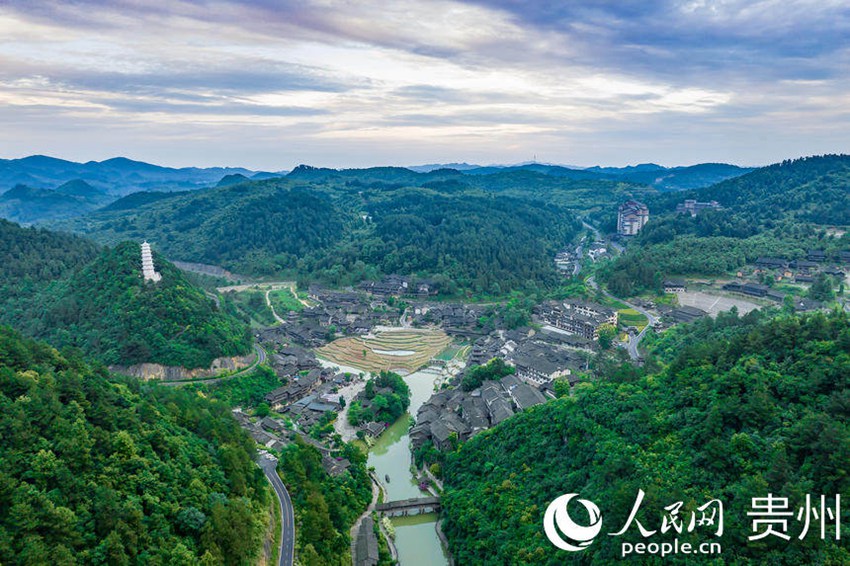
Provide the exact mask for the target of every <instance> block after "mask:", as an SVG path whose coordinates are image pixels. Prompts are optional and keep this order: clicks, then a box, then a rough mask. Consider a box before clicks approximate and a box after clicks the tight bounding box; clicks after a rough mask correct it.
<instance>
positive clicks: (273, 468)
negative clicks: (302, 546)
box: [259, 452, 295, 566]
mask: <svg viewBox="0 0 850 566" xmlns="http://www.w3.org/2000/svg"><path fill="white" fill-rule="evenodd" d="M259 465H260V468H262V469H263V472H264V473H265V474H266V479H268V480H269V483H270V484H272V488H273V489H274V492H275V495H277V500H278V503H279V504H280V549H278V555H277V556H278V559H277V563H278V566H292V563H293V560H294V557H295V513H294V512H293V510H292V500H291V499H290V498H289V492H288V491H286V486H285V485H283V482H282V481H280V476H278V475H277V458H275V457H274V456H272V455H271V454H268V453H263V452H261V453H260V461H259Z"/></svg>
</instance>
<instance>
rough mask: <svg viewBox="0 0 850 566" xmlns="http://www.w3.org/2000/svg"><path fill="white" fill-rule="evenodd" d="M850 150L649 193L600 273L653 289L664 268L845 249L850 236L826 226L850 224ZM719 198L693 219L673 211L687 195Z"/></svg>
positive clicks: (720, 271)
mask: <svg viewBox="0 0 850 566" xmlns="http://www.w3.org/2000/svg"><path fill="white" fill-rule="evenodd" d="M848 185H850V156H843V155H826V156H820V157H808V158H803V159H798V160H794V161H784V162H782V163H777V164H775V165H771V166H769V167H764V168H761V169H758V170H756V171H753V172H752V173H748V174H747V175H744V176H741V177H738V178H736V179H732V180H728V181H724V182H722V183H718V184H716V185H713V186H711V187H706V188H703V189H698V190H694V191H685V192H679V193H675V194H664V195H657V196H650V197H649V198H648V199H647V201H646V202H647V204H648V206H649V208H650V211H651V212H650V213H651V217H650V222H649V223H648V224H647V225H646V226H645V227H644V229H643V230H641V233H640V234H639V235H638V236H637V237H636V238H634V240H633V241H631V242H630V243H629V246H628V250H627V253H626V254H625V255H623V256H621V257H620V258H618V259H617V260H616V261H615V262H614V263H613V264H612V265H610V266H608V267H607V268H605V269H603V271H602V272H601V273H600V276H601V277H600V278H601V279H602V280H604V281H605V282H606V283H607V284H608V286H609V288H610V289H611V290H612V291H614V292H615V293H617V294H621V295H629V294H632V293H634V292H639V291H642V290H649V289H651V290H659V289H660V285H661V282H662V281H663V279H664V278H665V277H668V276H670V275H691V274H694V275H704V276H717V275H725V274H729V273H730V272H731V273H734V272H735V271H736V270H737V269H738V268H740V267H742V266H743V265H744V264H746V263H747V262H753V261H755V260H756V259H757V258H758V257H761V256H774V257H783V258H786V259H789V260H791V259H799V258H805V257H806V254H807V252H808V250H811V249H819V250H824V251H825V252H826V253H827V255H828V256H829V257H835V256H837V254H838V252H839V251H842V250H847V249H850V237H848V236H847V235H844V236H830V235H828V234H827V232H826V228H828V227H830V226H847V225H848V224H850V191H848ZM688 198H691V199H697V200H699V201H712V200H715V201H717V202H718V203H719V204H720V205H721V206H722V207H723V209H722V210H718V211H711V210H708V211H703V212H701V213H700V214H699V215H698V216H697V217H696V218H691V216H690V215H688V214H676V213H675V212H674V211H675V208H676V205H677V204H678V203H681V202H683V201H684V200H685V199H688Z"/></svg>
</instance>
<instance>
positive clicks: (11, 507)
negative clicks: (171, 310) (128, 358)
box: [0, 327, 271, 566]
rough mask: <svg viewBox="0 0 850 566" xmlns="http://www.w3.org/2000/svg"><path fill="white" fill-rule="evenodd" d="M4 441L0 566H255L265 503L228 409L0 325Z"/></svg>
mask: <svg viewBox="0 0 850 566" xmlns="http://www.w3.org/2000/svg"><path fill="white" fill-rule="evenodd" d="M0 431H2V434H0V510H2V512H0V563H2V564H6V565H9V566H11V565H18V564H20V565H24V564H27V565H29V564H63V565H66V564H161V565H166V564H234V565H235V564H249V563H256V560H257V556H258V554H259V551H260V546H261V539H262V533H263V532H264V530H265V524H264V519H265V517H267V516H268V506H269V503H270V497H271V495H270V493H269V490H268V487H267V484H266V481H265V478H264V477H263V474H262V472H261V471H260V469H259V468H258V467H257V466H256V465H254V463H253V461H252V457H253V454H254V452H255V451H254V443H253V441H252V440H251V439H250V438H248V437H247V436H246V435H245V433H244V432H243V431H242V430H241V429H240V428H239V426H238V425H237V424H236V422H235V421H234V420H233V419H232V418H231V416H230V414H229V409H228V408H227V407H225V406H224V405H222V404H219V403H217V402H213V401H209V400H206V399H204V398H202V397H200V396H198V395H197V394H195V393H192V392H188V391H182V390H179V389H173V390H172V389H166V388H162V387H156V386H151V385H149V384H144V383H141V382H139V381H137V380H134V379H129V378H128V379H126V380H123V379H118V378H109V376H108V375H107V374H106V371H105V369H104V368H103V367H102V366H91V365H89V364H87V363H85V362H83V361H81V360H79V359H76V358H67V357H63V356H61V355H59V353H58V352H57V351H56V350H54V349H53V348H51V347H48V346H46V345H45V344H42V343H37V342H34V341H31V340H27V339H24V338H22V337H21V336H20V335H19V334H17V333H16V332H14V331H12V330H10V329H9V328H6V327H0Z"/></svg>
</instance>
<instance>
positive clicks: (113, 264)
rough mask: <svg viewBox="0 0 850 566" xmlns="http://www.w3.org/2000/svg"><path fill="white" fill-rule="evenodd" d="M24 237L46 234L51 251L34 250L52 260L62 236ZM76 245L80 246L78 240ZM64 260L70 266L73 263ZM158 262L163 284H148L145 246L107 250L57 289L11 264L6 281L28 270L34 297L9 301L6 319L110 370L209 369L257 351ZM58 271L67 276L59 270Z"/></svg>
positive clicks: (3, 269)
mask: <svg viewBox="0 0 850 566" xmlns="http://www.w3.org/2000/svg"><path fill="white" fill-rule="evenodd" d="M17 230H20V231H21V232H20V233H21V234H24V235H27V234H31V235H39V234H40V235H41V236H40V237H41V240H42V241H43V242H44V245H43V246H41V247H40V246H39V244H38V243H33V244H32V249H33V250H35V251H33V253H38V252H37V250H38V249H41V248H42V247H43V248H44V249H45V252H44V253H45V255H44V257H45V258H49V257H51V256H50V250H51V249H52V248H51V247H50V246H51V245H52V244H54V243H55V242H56V238H59V236H56V235H49V234H46V233H43V232H36V231H28V230H24V229H20V228H18V229H17ZM9 231H10V232H14V231H15V230H14V229H11V230H9ZM69 241H70V243H71V244H75V242H76V239H75V238H71V239H70V240H69ZM77 245H80V244H77ZM80 246H81V247H83V246H82V245H80ZM57 256H59V257H62V254H61V253H57ZM72 257H73V256H72ZM88 257H89V256H88V255H86V259H88ZM62 261H63V260H59V265H60V266H62V265H64V264H63V263H62ZM64 261H67V262H68V263H70V262H71V261H70V260H69V259H68V258H67V257H65V258H64ZM154 261H155V265H156V269H157V271H159V272H160V273H161V274H162V280H161V281H159V282H158V283H152V282H146V281H144V279H143V278H142V276H141V252H140V246H139V244H136V243H131V242H125V243H122V244H120V245H118V246H116V247H115V248H112V249H109V248H106V249H103V250H102V251H101V253H100V254H98V255H97V256H96V257H94V258H91V259H90V260H89V261H87V262H86V263H85V264H84V265H82V266H80V264H81V263H82V261H80V262H77V263H76V267H77V269H76V270H74V271H72V272H65V273H64V275H65V276H64V277H62V278H61V279H58V280H56V281H53V282H52V283H50V284H45V283H46V281H44V276H45V273H44V272H40V273H32V272H34V271H35V267H32V268H27V266H26V264H24V265H20V263H21V262H20V261H10V262H8V263H5V264H3V265H0V274H2V277H0V280H4V281H7V285H13V281H14V274H15V273H21V272H24V273H25V272H27V271H28V270H29V271H30V272H31V277H32V279H33V281H34V284H33V289H32V291H33V292H32V293H31V294H28V295H19V296H18V297H17V299H16V300H15V301H10V302H9V304H8V308H6V309H4V312H3V313H2V314H0V318H2V322H3V323H6V324H10V325H12V326H14V327H15V328H18V329H20V330H21V331H23V332H24V333H26V334H28V335H30V336H35V337H38V338H43V339H46V340H48V341H49V342H50V343H52V344H53V345H55V346H57V347H63V346H75V347H78V348H80V349H82V350H83V351H84V352H86V353H87V354H90V355H92V356H96V357H97V358H98V359H100V360H101V361H103V362H104V363H106V364H134V363H140V362H158V363H161V364H165V365H183V366H186V367H207V366H209V364H210V363H211V362H212V360H213V359H215V358H217V357H220V356H234V355H240V354H247V353H248V352H249V351H250V343H251V342H250V336H249V332H248V330H247V328H246V327H245V326H244V325H243V324H241V323H240V322H238V321H237V320H236V319H234V318H232V317H230V316H229V315H226V314H224V313H222V312H219V311H218V309H217V307H216V306H215V304H214V303H213V301H212V300H210V299H209V298H207V297H206V296H205V295H204V293H203V291H201V290H200V289H198V288H197V287H195V286H193V285H192V284H191V283H189V281H187V280H186V278H185V276H184V275H183V273H182V272H181V271H180V270H178V269H177V268H176V267H174V266H173V265H171V264H170V263H169V262H167V261H165V260H164V259H163V258H162V257H161V256H159V255H158V254H154ZM50 265H51V266H53V264H50ZM55 272H56V274H57V275H62V274H63V272H62V269H60V267H55ZM48 273H49V272H48ZM48 276H49V275H48Z"/></svg>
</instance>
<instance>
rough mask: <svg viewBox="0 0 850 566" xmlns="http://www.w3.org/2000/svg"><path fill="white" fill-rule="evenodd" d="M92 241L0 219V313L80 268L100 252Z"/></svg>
mask: <svg viewBox="0 0 850 566" xmlns="http://www.w3.org/2000/svg"><path fill="white" fill-rule="evenodd" d="M98 248H99V247H98V246H97V245H96V244H95V243H93V242H92V241H90V240H88V239H86V238H81V237H79V236H73V235H70V234H60V233H58V232H51V231H49V230H42V229H37V228H22V227H21V226H19V225H18V224H15V223H13V222H8V221H6V220H1V219H0V316H2V317H3V321H4V322H6V323H10V322H11V321H10V320H9V319H10V316H9V313H12V312H14V311H15V310H16V309H17V308H18V307H17V305H18V304H19V303H20V302H21V301H27V300H28V299H29V298H30V297H32V296H33V295H35V294H36V293H38V292H39V291H41V290H43V289H44V288H45V287H46V286H47V285H48V284H49V283H50V282H51V281H54V280H56V279H61V278H64V277H66V276H68V275H70V274H71V273H73V272H74V271H75V270H77V269H80V268H81V267H83V266H84V265H86V264H87V263H89V262H90V261H92V260H93V259H94V258H95V257H96V256H97V254H98V251H99V249H98Z"/></svg>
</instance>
